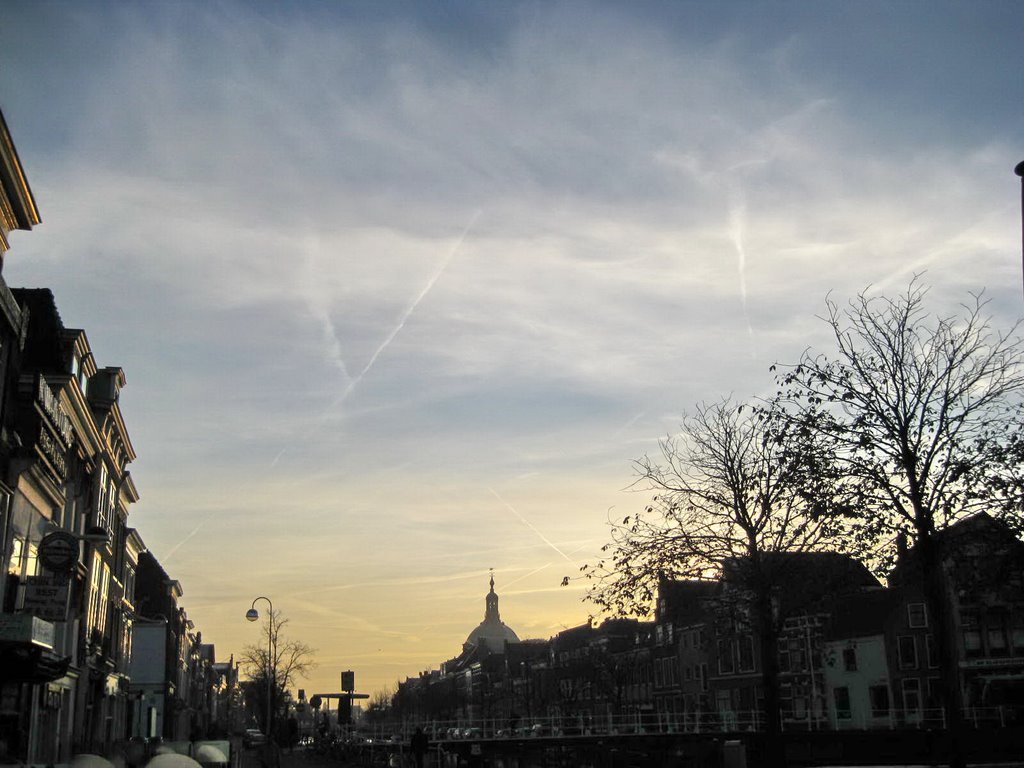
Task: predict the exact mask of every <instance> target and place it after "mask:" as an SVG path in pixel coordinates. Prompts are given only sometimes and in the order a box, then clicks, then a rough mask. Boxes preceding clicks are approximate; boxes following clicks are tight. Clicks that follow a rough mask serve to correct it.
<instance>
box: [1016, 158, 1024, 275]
mask: <svg viewBox="0 0 1024 768" xmlns="http://www.w3.org/2000/svg"><path fill="white" fill-rule="evenodd" d="M1013 172H1014V173H1016V174H1017V175H1018V176H1020V221H1021V254H1020V258H1021V269H1022V275H1024V162H1020V163H1017V166H1016V167H1015V168H1014V169H1013Z"/></svg>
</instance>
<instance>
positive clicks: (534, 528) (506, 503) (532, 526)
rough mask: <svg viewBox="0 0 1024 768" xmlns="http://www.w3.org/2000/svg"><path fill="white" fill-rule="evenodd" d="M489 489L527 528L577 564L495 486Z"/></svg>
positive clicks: (574, 562)
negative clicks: (520, 512)
mask: <svg viewBox="0 0 1024 768" xmlns="http://www.w3.org/2000/svg"><path fill="white" fill-rule="evenodd" d="M487 490H488V491H490V492H491V493H493V494H494V498H496V499H497V500H498V501H500V502H501V503H502V504H504V505H505V506H506V507H508V509H509V511H511V512H512V514H514V515H515V516H516V517H518V518H519V519H520V520H522V521H523V525H525V526H526V527H527V528H529V529H530V530H531V531H533V532H534V533H536V534H537V535H538V536H540V538H541V540H542V541H543V542H544V543H545V544H547V545H548V546H549V547H551V548H552V549H553V550H555V552H557V553H558V554H560V555H561V556H562V557H564V558H565V559H566V560H568V561H569V562H570V563H572V564H573V565H575V564H576V561H575V560H573V559H572V558H571V557H569V556H568V555H567V554H565V552H563V551H562V550H560V549H559V548H558V547H556V546H555V545H554V544H553V543H552V542H551V539H549V538H548V537H547V536H545V535H544V534H543V533H541V532H540V531H539V530H537V528H536V526H534V525H533V523H531V522H530V521H529V520H527V519H526V518H525V517H523V516H522V515H520V514H519V511H518V510H517V509H516V508H515V507H513V506H512V505H511V504H509V503H508V502H507V501H505V500H504V499H503V498H501V496H499V495H498V492H497V491H496V490H494V489H493V488H488V489H487Z"/></svg>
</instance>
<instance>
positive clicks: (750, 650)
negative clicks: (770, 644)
mask: <svg viewBox="0 0 1024 768" xmlns="http://www.w3.org/2000/svg"><path fill="white" fill-rule="evenodd" d="M739 671H740V672H753V671H754V638H753V637H751V636H750V635H742V636H741V637H740V638H739Z"/></svg>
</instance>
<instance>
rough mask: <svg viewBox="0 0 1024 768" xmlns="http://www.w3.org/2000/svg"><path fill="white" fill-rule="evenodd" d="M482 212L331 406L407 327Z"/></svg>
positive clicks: (334, 404) (349, 389)
mask: <svg viewBox="0 0 1024 768" xmlns="http://www.w3.org/2000/svg"><path fill="white" fill-rule="evenodd" d="M480 213H481V210H480V209H479V208H478V209H477V211H476V213H474V214H473V218H472V219H470V220H469V224H467V225H466V228H465V229H464V230H462V234H461V235H459V239H458V240H456V241H455V244H454V245H453V246H452V248H451V250H450V251H448V255H447V256H445V257H444V259H442V260H441V263H440V264H439V265H438V267H437V269H435V270H434V274H433V275H431V276H430V279H429V280H428V281H427V284H426V285H425V286H423V290H421V291H420V292H419V294H418V295H417V296H416V298H415V299H413V301H412V303H411V304H409V306H408V307H406V310H405V312H403V313H402V316H401V317H400V318H399V319H398V324H397V325H396V326H395V327H394V330H392V331H391V333H389V334H388V337H387V338H386V339H384V341H383V342H382V343H381V345H380V346H379V347H377V351H376V352H374V353H373V355H372V356H371V357H370V361H369V362H368V363H367V364H366V367H365V368H363V370H361V371H360V372H359V375H357V376H356V377H355V378H354V379H352V380H351V381H349V383H348V386H347V387H345V389H344V390H343V391H342V393H341V394H340V395H338V397H337V398H336V399H335V400H334V402H333V403H331V408H337V407H338V406H339V405H340V404H341V403H343V402H344V401H345V399H346V398H347V397H348V396H349V395H350V394H352V390H354V389H355V388H356V386H357V385H358V384H359V382H360V381H362V380H363V377H364V376H365V375H366V374H367V373H368V372H369V370H370V369H371V368H372V367H373V364H374V363H375V362H377V358H378V357H380V355H381V353H382V352H383V351H384V350H385V349H387V347H388V345H389V344H390V343H391V342H392V341H394V340H395V337H396V336H397V335H398V334H399V332H400V331H401V330H402V328H404V327H405V321H406V320H408V319H409V316H410V315H411V314H412V313H413V312H414V311H415V310H416V307H418V306H419V304H420V302H421V301H423V297H424V296H426V295H427V294H428V293H430V289H431V288H433V287H434V283H436V282H437V281H438V279H439V278H440V277H441V274H442V273H443V272H444V270H445V268H446V267H447V266H448V262H450V261H451V260H452V257H453V256H454V255H455V253H456V252H457V251H458V250H459V248H460V247H461V246H462V242H463V241H464V240H465V239H466V235H468V234H469V230H471V229H472V228H473V225H474V224H476V220H477V219H479V218H480Z"/></svg>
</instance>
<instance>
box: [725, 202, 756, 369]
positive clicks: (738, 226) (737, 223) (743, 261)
mask: <svg viewBox="0 0 1024 768" xmlns="http://www.w3.org/2000/svg"><path fill="white" fill-rule="evenodd" d="M746 217H747V205H746V203H745V202H743V200H742V198H741V199H740V200H739V201H738V202H735V203H733V205H732V206H731V208H730V211H729V235H730V237H731V238H732V244H733V245H734V246H736V255H737V257H738V258H739V263H738V265H737V266H738V268H739V273H740V301H741V303H742V305H743V319H744V320H745V321H746V323H747V335H748V336H749V337H750V344H751V347H750V351H751V356H753V352H754V347H753V344H754V329H753V327H752V326H751V325H750V313H749V312H747V252H746V249H745V248H744V247H743V222H744V221H745V219H746Z"/></svg>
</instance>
